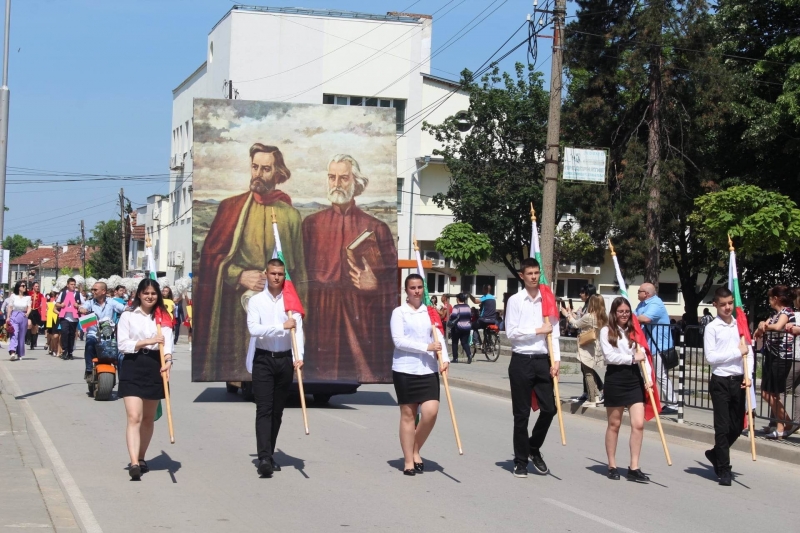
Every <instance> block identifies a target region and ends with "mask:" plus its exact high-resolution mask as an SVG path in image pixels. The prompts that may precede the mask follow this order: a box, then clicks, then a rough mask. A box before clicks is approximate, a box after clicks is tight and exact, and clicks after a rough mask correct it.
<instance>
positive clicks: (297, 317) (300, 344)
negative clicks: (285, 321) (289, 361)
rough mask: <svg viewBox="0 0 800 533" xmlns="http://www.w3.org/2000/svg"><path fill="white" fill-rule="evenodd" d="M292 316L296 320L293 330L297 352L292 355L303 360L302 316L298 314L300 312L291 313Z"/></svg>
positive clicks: (303, 336)
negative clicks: (295, 326)
mask: <svg viewBox="0 0 800 533" xmlns="http://www.w3.org/2000/svg"><path fill="white" fill-rule="evenodd" d="M292 318H294V319H295V321H296V322H297V328H296V330H295V334H294V337H295V340H296V341H297V353H295V354H294V356H295V357H296V358H297V360H298V361H302V360H303V354H304V353H305V345H304V343H305V334H304V333H303V317H302V316H300V313H292Z"/></svg>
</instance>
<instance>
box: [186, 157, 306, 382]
mask: <svg viewBox="0 0 800 533" xmlns="http://www.w3.org/2000/svg"><path fill="white" fill-rule="evenodd" d="M290 176H291V172H290V170H289V169H288V168H287V167H286V164H285V163H284V159H283V154H282V153H281V151H280V150H279V149H278V148H277V147H275V146H268V145H264V144H261V143H255V144H254V145H253V146H251V147H250V190H249V191H248V192H245V193H243V194H240V195H238V196H233V197H231V198H228V199H226V200H223V201H222V202H221V203H220V204H219V209H218V210H217V214H216V216H215V217H214V221H213V222H212V223H211V226H210V228H209V231H208V235H207V236H206V238H205V240H204V241H203V248H202V251H201V252H200V272H199V273H198V275H197V276H195V278H194V283H195V287H194V302H193V303H194V306H195V308H196V309H197V310H198V312H197V313H196V314H195V316H194V321H195V324H194V326H195V327H194V339H193V340H194V352H193V363H194V364H193V370H192V373H193V376H192V377H193V379H194V380H196V381H241V380H248V381H249V379H250V376H249V374H247V371H246V370H245V365H244V361H245V358H246V357H247V348H248V342H249V339H248V335H247V327H246V325H247V312H246V309H245V307H243V304H242V297H245V298H246V297H247V296H248V295H252V294H254V293H258V292H261V291H262V290H264V284H265V282H266V279H267V276H266V274H265V269H266V266H267V262H268V261H269V260H270V259H271V258H272V253H273V249H274V248H275V237H274V236H273V233H272V210H273V209H274V210H275V215H276V217H277V220H278V229H279V233H280V237H281V243H282V245H283V254H284V258H285V259H286V269H287V271H289V272H291V276H292V279H293V280H295V286H296V287H297V292H298V293H299V295H300V298H301V299H305V298H304V296H305V284H304V281H305V279H306V274H305V263H304V261H303V243H302V233H301V227H300V221H301V217H300V213H299V212H298V211H297V209H295V208H294V207H292V200H291V198H289V196H288V195H287V194H286V193H285V192H283V191H280V190H278V189H276V186H277V185H279V184H281V183H283V182H285V181H287V180H288V179H289V177H290Z"/></svg>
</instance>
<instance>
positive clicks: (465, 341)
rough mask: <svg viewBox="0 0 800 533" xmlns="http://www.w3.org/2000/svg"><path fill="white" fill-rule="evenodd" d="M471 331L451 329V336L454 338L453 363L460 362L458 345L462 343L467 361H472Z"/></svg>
mask: <svg viewBox="0 0 800 533" xmlns="http://www.w3.org/2000/svg"><path fill="white" fill-rule="evenodd" d="M470 333H471V331H470V330H463V331H462V330H460V329H458V328H452V329H450V336H451V337H452V338H453V352H452V356H453V361H458V343H459V342H460V343H461V348H462V349H463V350H464V354H465V355H466V357H467V361H469V360H470V359H472V354H471V353H470V351H469V334H470Z"/></svg>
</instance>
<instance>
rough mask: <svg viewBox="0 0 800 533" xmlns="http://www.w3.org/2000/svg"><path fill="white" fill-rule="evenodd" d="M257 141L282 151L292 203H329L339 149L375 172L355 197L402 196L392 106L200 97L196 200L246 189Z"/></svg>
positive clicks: (196, 111)
mask: <svg viewBox="0 0 800 533" xmlns="http://www.w3.org/2000/svg"><path fill="white" fill-rule="evenodd" d="M256 142H260V143H263V144H267V145H274V146H277V147H278V148H280V150H281V152H283V156H284V159H285V162H286V166H287V167H289V170H291V172H292V177H291V178H290V179H289V181H287V182H285V183H283V184H281V185H280V186H279V188H280V189H281V190H283V191H285V192H286V193H288V194H289V196H290V197H291V198H292V201H293V202H294V203H308V202H311V201H316V202H319V203H322V204H329V202H328V200H327V199H326V195H327V168H328V161H330V158H331V156H333V155H334V154H338V153H345V154H350V155H351V156H353V157H354V158H355V159H356V161H358V162H359V165H360V166H361V171H362V173H363V174H364V175H365V176H367V177H368V178H369V186H368V187H367V189H366V191H365V192H364V193H363V194H362V195H361V196H359V197H357V199H356V202H358V203H360V204H366V203H371V202H375V201H379V200H385V201H387V202H394V201H395V200H396V195H397V173H396V161H395V159H396V157H397V149H396V142H397V141H396V130H395V110H394V109H390V108H389V109H387V108H376V107H350V106H335V105H314V104H285V103H278V102H256V101H245V100H210V99H197V100H195V102H194V171H193V176H192V179H193V182H194V183H193V185H194V198H195V200H209V199H215V200H224V199H225V198H228V197H230V196H234V195H236V194H240V193H243V192H246V191H247V190H248V187H249V183H250V157H249V149H250V146H251V145H252V144H253V143H256Z"/></svg>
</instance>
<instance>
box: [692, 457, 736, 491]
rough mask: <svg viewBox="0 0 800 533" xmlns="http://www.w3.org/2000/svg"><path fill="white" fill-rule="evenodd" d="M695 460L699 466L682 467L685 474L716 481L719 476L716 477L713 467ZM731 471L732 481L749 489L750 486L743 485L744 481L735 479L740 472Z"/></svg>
mask: <svg viewBox="0 0 800 533" xmlns="http://www.w3.org/2000/svg"><path fill="white" fill-rule="evenodd" d="M695 462H696V463H697V464H698V465H700V466H699V467H697V466H690V467H689V468H686V469H684V472H686V473H687V474H692V475H695V476H698V477H701V478H703V479H708V480H709V481H714V482H716V481H717V480H718V479H719V478H717V474H715V473H714V469H713V468H712V467H711V465H707V464H705V463H701V462H700V461H695ZM732 473H733V481H734V483H737V484H739V485H741V486H742V487H744V488H746V489H748V490H749V489H750V487H748V486H747V485H745V484H744V483H742V482H741V481H739V480H738V479H736V478H738V477H739V476H740V475H741V474H739V473H737V472H732Z"/></svg>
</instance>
